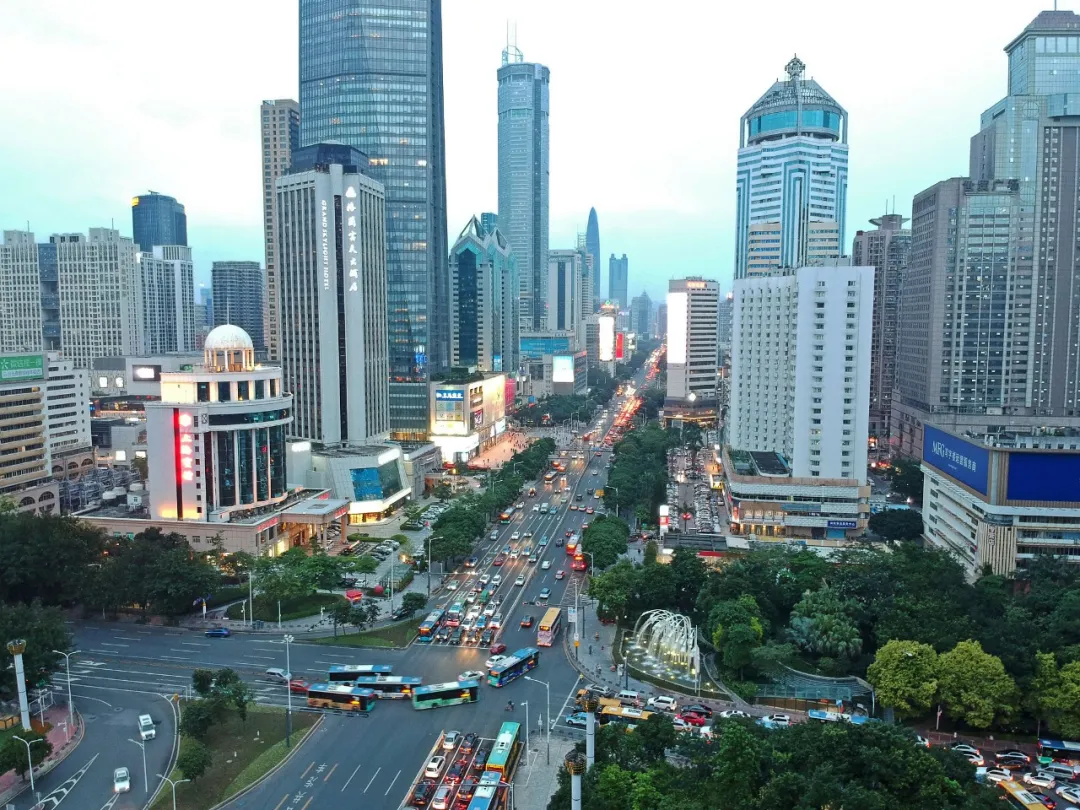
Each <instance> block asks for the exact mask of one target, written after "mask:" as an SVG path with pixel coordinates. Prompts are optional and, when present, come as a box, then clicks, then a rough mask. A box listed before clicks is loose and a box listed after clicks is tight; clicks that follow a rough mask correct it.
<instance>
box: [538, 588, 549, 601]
mask: <svg viewBox="0 0 1080 810" xmlns="http://www.w3.org/2000/svg"><path fill="white" fill-rule="evenodd" d="M550 598H551V588H541V589H540V597H539V601H541V602H546V601H547V600H548V599H550Z"/></svg>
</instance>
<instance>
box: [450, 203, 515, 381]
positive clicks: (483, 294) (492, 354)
mask: <svg viewBox="0 0 1080 810" xmlns="http://www.w3.org/2000/svg"><path fill="white" fill-rule="evenodd" d="M518 327H519V313H518V270H517V257H516V256H515V255H514V252H513V250H511V248H510V245H509V243H508V242H507V241H506V239H505V237H504V236H503V234H502V232H501V231H500V230H499V229H498V228H497V227H494V228H492V229H491V230H490V231H485V230H484V228H483V225H482V224H481V222H480V221H479V220H478V219H477V218H476V217H473V218H472V219H470V220H469V223H468V224H467V225H466V226H465V228H464V229H463V230H462V231H461V233H460V234H458V238H457V241H456V242H454V246H453V248H451V249H450V360H451V362H452V363H453V365H454V366H455V367H462V366H475V367H477V368H479V369H480V370H481V371H504V370H505V371H512V370H516V369H517V367H518V350H519V345H520V344H519V341H520V337H519V331H518Z"/></svg>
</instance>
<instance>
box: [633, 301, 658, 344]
mask: <svg viewBox="0 0 1080 810" xmlns="http://www.w3.org/2000/svg"><path fill="white" fill-rule="evenodd" d="M652 314H653V305H652V299H651V298H649V294H648V293H647V292H643V293H641V295H639V296H638V297H637V298H634V299H633V300H632V301H631V302H630V331H631V332H633V333H634V334H636V335H637V336H638V337H639V338H643V337H647V336H648V334H649V324H650V323H651V322H652Z"/></svg>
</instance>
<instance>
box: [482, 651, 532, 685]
mask: <svg viewBox="0 0 1080 810" xmlns="http://www.w3.org/2000/svg"><path fill="white" fill-rule="evenodd" d="M539 663H540V651H539V650H538V649H536V647H523V648H521V649H520V650H518V651H517V652H515V653H514V654H513V655H511V656H510V657H509V658H507V659H506V660H504V661H502V662H501V663H499V664H498V665H496V666H493V667H492V668H491V669H489V670H488V684H489V685H491V686H506V684H508V683H510V681H513V680H516V679H517V678H520V677H521V676H522V675H524V674H525V673H526V672H528V671H529V670H530V669H534V668H535V667H536V665H537V664H539Z"/></svg>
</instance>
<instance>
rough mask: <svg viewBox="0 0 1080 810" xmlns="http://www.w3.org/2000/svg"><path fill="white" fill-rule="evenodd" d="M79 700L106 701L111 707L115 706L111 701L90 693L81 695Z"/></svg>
mask: <svg viewBox="0 0 1080 810" xmlns="http://www.w3.org/2000/svg"><path fill="white" fill-rule="evenodd" d="M79 700H96V701H97V702H98V703H104V704H105V705H106V706H108V707H109V708H110V709H111V708H112V707H113V705H112V704H111V703H109V701H107V700H102V699H101V698H96V697H90V695H79Z"/></svg>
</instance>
